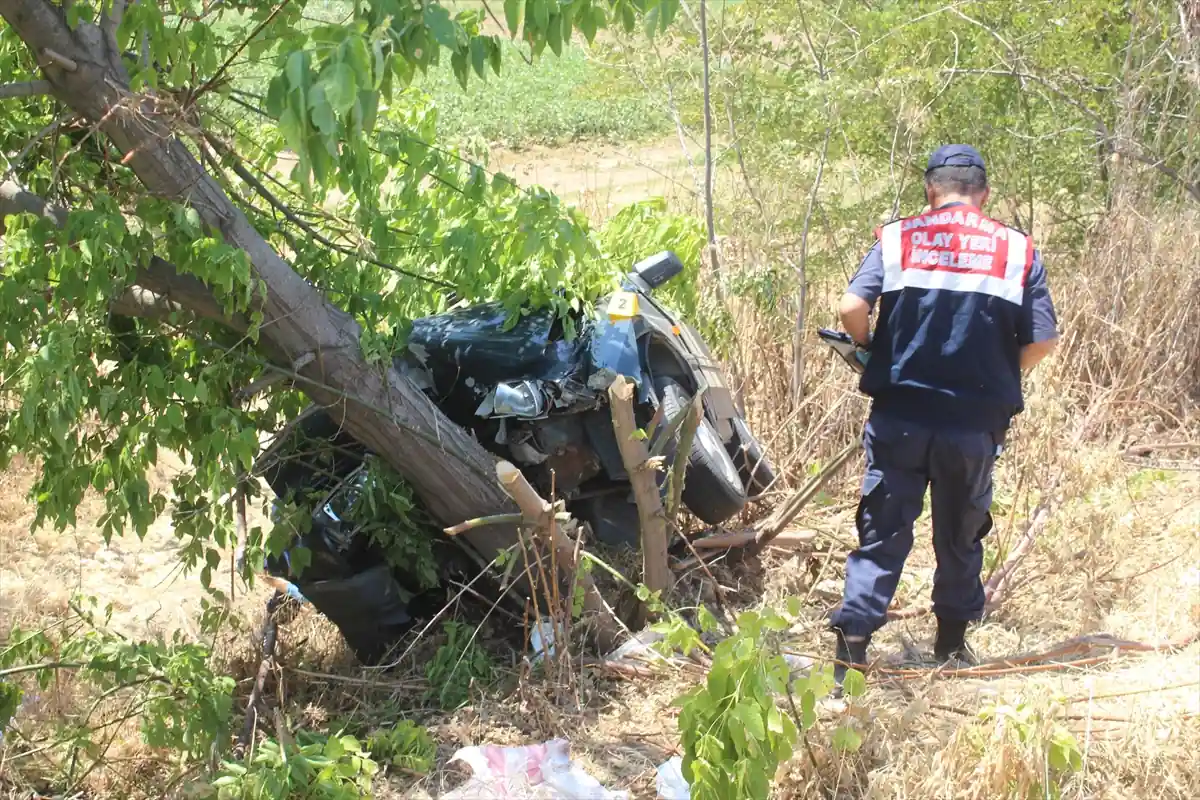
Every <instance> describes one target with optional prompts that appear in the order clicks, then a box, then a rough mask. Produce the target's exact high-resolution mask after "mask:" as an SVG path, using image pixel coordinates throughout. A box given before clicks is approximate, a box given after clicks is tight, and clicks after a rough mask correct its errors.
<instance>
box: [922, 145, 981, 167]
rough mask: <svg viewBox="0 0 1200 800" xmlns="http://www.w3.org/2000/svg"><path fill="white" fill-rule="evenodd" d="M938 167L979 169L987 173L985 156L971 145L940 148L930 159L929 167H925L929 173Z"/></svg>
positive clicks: (943, 146)
mask: <svg viewBox="0 0 1200 800" xmlns="http://www.w3.org/2000/svg"><path fill="white" fill-rule="evenodd" d="M938 167H979V168H980V169H981V170H983V171H985V172H986V171H987V167H985V166H984V164H983V156H981V155H979V151H978V150H976V149H975V148H974V147H971V145H969V144H944V145H942V146H941V147H939V148H938V149H937V150H935V151H934V153H933V155H931V156H930V157H929V165H928V166H926V167H925V171H926V172H929V171H930V170H932V169H937V168H938Z"/></svg>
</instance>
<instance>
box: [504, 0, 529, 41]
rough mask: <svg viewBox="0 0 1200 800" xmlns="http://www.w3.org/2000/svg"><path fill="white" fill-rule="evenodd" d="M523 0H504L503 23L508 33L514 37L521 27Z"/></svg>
mask: <svg viewBox="0 0 1200 800" xmlns="http://www.w3.org/2000/svg"><path fill="white" fill-rule="evenodd" d="M524 9H525V0H504V24H505V25H507V26H508V35H509V36H510V37H512V38H516V35H517V31H518V30H520V28H521V15H522V14H523V13H524Z"/></svg>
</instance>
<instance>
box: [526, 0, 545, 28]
mask: <svg viewBox="0 0 1200 800" xmlns="http://www.w3.org/2000/svg"><path fill="white" fill-rule="evenodd" d="M528 6H529V7H528V8H527V9H526V14H527V15H530V16H532V17H533V22H534V24H535V25H536V26H537V29H538V30H539V31H543V32H544V31H545V30H546V26H547V25H549V24H550V0H528ZM530 9H532V10H530Z"/></svg>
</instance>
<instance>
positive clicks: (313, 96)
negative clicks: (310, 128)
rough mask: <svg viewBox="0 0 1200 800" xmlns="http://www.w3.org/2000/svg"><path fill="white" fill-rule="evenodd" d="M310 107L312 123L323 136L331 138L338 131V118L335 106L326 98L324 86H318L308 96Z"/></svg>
mask: <svg viewBox="0 0 1200 800" xmlns="http://www.w3.org/2000/svg"><path fill="white" fill-rule="evenodd" d="M308 107H309V110H310V112H311V114H312V123H313V125H315V126H316V128H317V130H319V131H320V132H321V134H322V135H323V136H331V135H333V132H334V131H336V130H337V117H336V116H335V115H334V113H333V106H331V105H329V101H328V100H327V99H326V97H325V86H324V84H318V85H317V87H316V88H315V89H313V90H312V92H310V93H309V95H308Z"/></svg>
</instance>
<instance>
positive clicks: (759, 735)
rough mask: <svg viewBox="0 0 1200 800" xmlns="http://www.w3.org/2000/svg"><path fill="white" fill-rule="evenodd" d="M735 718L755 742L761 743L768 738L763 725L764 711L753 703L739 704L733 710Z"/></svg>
mask: <svg viewBox="0 0 1200 800" xmlns="http://www.w3.org/2000/svg"><path fill="white" fill-rule="evenodd" d="M733 713H734V716H735V717H736V718H737V719H738V720H739V721H740V722H741V723H742V725H744V726H745V728H746V733H747V735H749V736H750V737H751V738H752V739H754V740H755V741H758V742H761V741H763V740H764V739H766V738H767V729H766V727H765V726H764V725H763V714H762V709H761V708H759V707H758V706H757V705H752V704H751V703H739V704H738V705H736V706H735V707H734V709H733Z"/></svg>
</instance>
